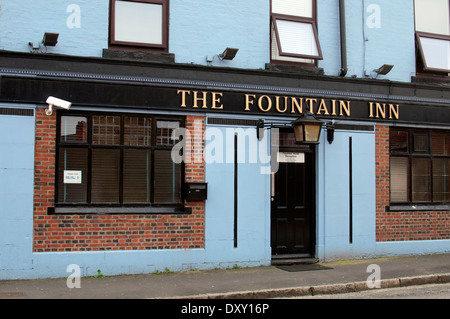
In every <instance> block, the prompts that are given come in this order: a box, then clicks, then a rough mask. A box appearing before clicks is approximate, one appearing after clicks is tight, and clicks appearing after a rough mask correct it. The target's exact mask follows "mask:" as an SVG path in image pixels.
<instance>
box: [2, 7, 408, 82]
mask: <svg viewBox="0 0 450 319" xmlns="http://www.w3.org/2000/svg"><path fill="white" fill-rule="evenodd" d="M317 3H318V4H317V7H318V8H317V10H318V32H319V39H320V44H321V47H322V51H323V54H324V59H323V60H321V61H319V67H321V68H323V69H324V71H325V74H326V75H330V76H337V75H339V73H340V68H341V65H340V34H339V32H340V31H339V0H318V2H317ZM0 5H1V11H0V49H2V50H11V51H21V52H29V46H28V43H29V42H40V41H41V40H42V37H43V34H44V32H57V33H59V34H60V37H59V43H58V45H57V46H56V47H48V53H57V54H68V55H75V56H97V57H101V56H102V50H103V49H105V48H108V30H109V17H108V16H109V1H103V0H77V1H72V0H34V1H28V0H3V1H2V2H1V4H0ZM78 17H79V20H77V18H78ZM346 19H347V45H348V50H347V54H348V66H349V72H348V74H347V76H349V77H352V76H353V77H358V78H366V77H373V76H374V75H375V74H374V73H373V72H372V71H373V70H374V69H377V68H379V67H380V66H381V65H383V64H393V65H395V67H394V69H393V70H392V72H391V73H389V74H388V75H386V76H380V77H379V78H380V79H389V80H393V81H404V82H410V81H411V75H414V74H415V42H414V11H413V2H412V1H409V0H400V1H389V0H373V1H369V0H361V1H355V0H352V1H347V5H346ZM226 47H236V48H239V52H238V54H237V56H236V58H235V59H234V60H232V61H220V60H219V59H218V57H217V55H218V54H220V53H222V52H223V51H224V49H225V48H226ZM169 52H170V53H174V54H175V61H176V63H188V64H190V63H193V64H198V65H208V63H207V61H206V57H207V56H211V57H214V59H213V62H212V63H210V65H211V66H221V67H233V68H243V69H264V68H265V65H266V63H269V62H270V1H269V0H265V1H263V0H248V1H239V0H217V1H210V2H208V3H205V2H201V1H197V0H171V1H170V24H169Z"/></svg>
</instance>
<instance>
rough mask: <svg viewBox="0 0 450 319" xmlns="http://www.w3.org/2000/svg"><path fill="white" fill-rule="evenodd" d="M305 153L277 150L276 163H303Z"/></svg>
mask: <svg viewBox="0 0 450 319" xmlns="http://www.w3.org/2000/svg"><path fill="white" fill-rule="evenodd" d="M304 162H305V153H296V152H278V163H304Z"/></svg>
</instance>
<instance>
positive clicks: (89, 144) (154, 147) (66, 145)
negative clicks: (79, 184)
mask: <svg viewBox="0 0 450 319" xmlns="http://www.w3.org/2000/svg"><path fill="white" fill-rule="evenodd" d="M96 115H99V116H118V117H120V143H119V145H113V144H111V145H105V144H94V143H93V132H92V131H93V120H92V118H93V116H96ZM64 116H68V117H86V119H87V141H86V143H80V142H70V141H69V142H64V141H62V136H61V127H62V124H61V123H62V118H63V117H64ZM126 117H143V118H151V120H152V122H151V136H150V139H151V141H150V145H149V146H145V145H144V146H142V145H126V144H125V143H124V126H125V123H124V119H125V118H126ZM158 121H173V122H179V123H180V124H179V127H180V128H183V127H185V118H184V117H180V116H164V115H149V114H141V113H120V114H117V113H104V112H80V113H78V112H73V111H72V112H70V113H68V112H65V111H59V112H58V114H57V129H56V133H57V138H56V163H55V207H60V208H61V207H62V208H64V207H66V208H67V207H69V208H70V207H76V208H101V207H112V208H114V207H116V208H120V209H121V210H124V211H126V210H127V208H132V207H136V208H139V207H141V208H145V207H148V208H151V207H160V208H161V207H168V208H169V207H172V208H177V209H178V208H184V193H183V189H184V184H185V163H184V162H182V163H180V164H177V165H180V173H179V175H180V176H179V177H178V178H179V185H178V186H179V196H178V195H177V196H178V200H179V201H177V202H172V203H170V202H167V203H163V202H159V203H157V202H155V200H154V199H155V187H156V182H155V153H156V151H161V150H162V151H171V150H172V148H173V145H175V144H176V143H177V142H174V144H173V145H172V144H171V145H158V144H157V141H156V139H157V136H156V134H157V127H156V126H157V122H158ZM75 148H77V149H80V148H83V149H87V157H88V158H87V175H88V176H86V177H84V176H83V177H82V178H87V190H86V196H87V199H86V202H60V201H59V195H60V194H59V192H60V190H59V189H60V184H59V183H60V182H61V181H62V179H61V176H60V173H59V171H60V163H59V158H60V152H61V150H63V149H75ZM100 149H103V150H119V161H120V172H119V185H117V186H118V188H119V201H118V202H97V203H94V202H92V165H93V164H92V159H93V155H92V154H93V150H100ZM130 149H133V150H149V151H150V153H151V163H150V181H151V183H150V189H149V192H150V197H149V199H150V201H149V202H132V203H127V202H125V201H124V187H123V185H124V180H125V178H124V153H125V150H130ZM149 212H151V211H149Z"/></svg>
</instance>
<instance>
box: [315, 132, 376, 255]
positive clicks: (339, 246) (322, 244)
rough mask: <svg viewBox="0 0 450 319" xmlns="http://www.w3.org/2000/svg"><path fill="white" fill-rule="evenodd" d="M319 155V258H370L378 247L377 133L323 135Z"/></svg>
mask: <svg viewBox="0 0 450 319" xmlns="http://www.w3.org/2000/svg"><path fill="white" fill-rule="evenodd" d="M323 135H324V136H323V137H322V139H323V141H322V142H321V144H320V145H319V153H318V165H319V167H318V177H317V178H318V193H317V194H318V195H317V196H318V198H317V205H318V206H317V207H318V209H317V218H318V220H317V233H318V245H317V255H318V257H319V258H321V259H325V260H329V259H346V258H354V257H363V256H370V255H373V254H374V245H375V240H376V239H375V200H376V199H375V193H376V186H375V133H374V132H346V131H336V132H335V138H334V142H333V143H332V144H328V142H327V141H326V139H325V136H326V134H323ZM350 137H351V138H352V141H351V143H352V167H353V169H352V174H353V179H352V182H353V186H352V187H353V192H352V195H353V227H352V229H353V236H352V237H353V240H352V243H350V179H349V176H350V156H349V154H350V147H349V145H350Z"/></svg>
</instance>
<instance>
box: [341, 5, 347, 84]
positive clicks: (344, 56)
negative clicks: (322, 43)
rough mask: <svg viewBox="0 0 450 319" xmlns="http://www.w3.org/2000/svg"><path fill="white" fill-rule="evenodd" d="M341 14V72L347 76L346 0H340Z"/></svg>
mask: <svg viewBox="0 0 450 319" xmlns="http://www.w3.org/2000/svg"><path fill="white" fill-rule="evenodd" d="M339 16H340V25H341V74H340V76H345V75H346V74H347V71H348V67H347V32H346V30H345V26H346V23H345V0H339Z"/></svg>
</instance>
